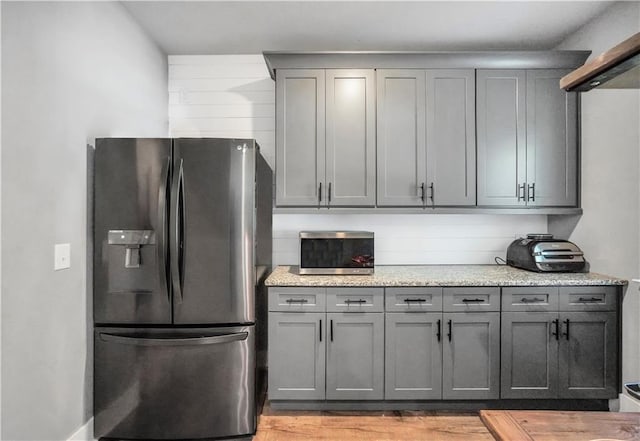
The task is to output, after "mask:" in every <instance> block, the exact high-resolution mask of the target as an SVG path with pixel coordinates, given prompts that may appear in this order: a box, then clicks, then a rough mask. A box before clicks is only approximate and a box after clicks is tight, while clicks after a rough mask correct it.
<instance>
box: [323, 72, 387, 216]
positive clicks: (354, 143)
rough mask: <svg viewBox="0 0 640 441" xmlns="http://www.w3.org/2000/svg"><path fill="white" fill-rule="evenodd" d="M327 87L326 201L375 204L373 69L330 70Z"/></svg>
mask: <svg viewBox="0 0 640 441" xmlns="http://www.w3.org/2000/svg"><path fill="white" fill-rule="evenodd" d="M326 89H327V93H326V112H327V113H326V130H327V135H326V161H327V162H326V167H327V168H326V185H327V204H328V205H330V206H333V205H336V206H349V205H351V206H354V205H357V206H373V205H375V202H376V194H375V192H376V184H375V167H376V158H375V154H376V136H375V118H376V113H375V112H376V108H375V86H374V71H373V70H371V69H368V70H346V69H337V70H328V71H327V72H326ZM329 191H330V193H329Z"/></svg>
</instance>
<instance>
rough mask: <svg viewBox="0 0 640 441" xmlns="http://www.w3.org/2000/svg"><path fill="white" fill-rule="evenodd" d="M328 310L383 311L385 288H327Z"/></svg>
mask: <svg viewBox="0 0 640 441" xmlns="http://www.w3.org/2000/svg"><path fill="white" fill-rule="evenodd" d="M327 311H328V312H383V311H384V288H327Z"/></svg>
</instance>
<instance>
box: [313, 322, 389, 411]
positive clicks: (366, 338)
mask: <svg viewBox="0 0 640 441" xmlns="http://www.w3.org/2000/svg"><path fill="white" fill-rule="evenodd" d="M327 321H328V323H329V339H328V343H327V394H326V398H327V400H382V399H383V398H384V314H383V313H357V312H356V313H351V312H330V313H327Z"/></svg>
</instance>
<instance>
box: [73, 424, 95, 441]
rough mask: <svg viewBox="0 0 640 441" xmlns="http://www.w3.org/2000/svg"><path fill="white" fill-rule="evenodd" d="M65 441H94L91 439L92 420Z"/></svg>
mask: <svg viewBox="0 0 640 441" xmlns="http://www.w3.org/2000/svg"><path fill="white" fill-rule="evenodd" d="M67 441H94V438H93V418H91V419H90V420H89V421H87V423H86V424H85V425H84V426H82V427H80V428H79V429H78V430H76V432H75V433H74V434H73V435H71V436H70V437H69V439H68V440H67Z"/></svg>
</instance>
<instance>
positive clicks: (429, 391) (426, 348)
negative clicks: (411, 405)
mask: <svg viewBox="0 0 640 441" xmlns="http://www.w3.org/2000/svg"><path fill="white" fill-rule="evenodd" d="M441 326H442V313H412V312H399V313H389V314H387V315H386V320H385V330H386V333H385V341H386V343H385V399H387V400H438V399H441V398H442V346H441V343H440V340H441V337H440V338H439V337H438V334H440V335H442V328H441Z"/></svg>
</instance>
